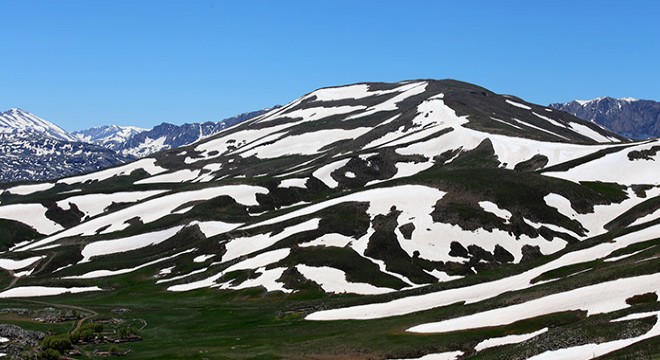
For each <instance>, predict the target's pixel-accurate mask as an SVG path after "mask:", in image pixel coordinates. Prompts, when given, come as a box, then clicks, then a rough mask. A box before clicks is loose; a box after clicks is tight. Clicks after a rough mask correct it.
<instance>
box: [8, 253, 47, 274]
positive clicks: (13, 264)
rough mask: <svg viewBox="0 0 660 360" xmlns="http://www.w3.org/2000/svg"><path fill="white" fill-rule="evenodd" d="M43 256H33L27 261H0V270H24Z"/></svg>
mask: <svg viewBox="0 0 660 360" xmlns="http://www.w3.org/2000/svg"><path fill="white" fill-rule="evenodd" d="M44 257H45V256H33V257H31V258H27V259H21V260H13V259H0V268H3V269H5V270H12V271H13V270H19V269H23V268H26V267H28V266H30V265H32V264H34V263H35V262H37V261H39V260H41V259H43V258H44Z"/></svg>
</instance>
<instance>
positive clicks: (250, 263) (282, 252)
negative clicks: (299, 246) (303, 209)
mask: <svg viewBox="0 0 660 360" xmlns="http://www.w3.org/2000/svg"><path fill="white" fill-rule="evenodd" d="M290 252H291V250H290V249H288V248H287V249H277V250H273V251H269V252H266V253H263V254H259V255H257V256H255V257H253V258H251V259H246V260H243V261H241V262H239V263H236V264H234V265H232V266H230V267H228V268H226V269H225V270H223V271H221V272H219V273H217V274H215V275H213V276H211V277H208V278H206V279H202V280H197V281H193V282H190V283H188V284H180V285H172V286H170V287H168V288H167V290H168V291H190V290H195V289H201V288H205V287H220V286H222V285H221V284H216V280H218V279H220V278H221V277H222V276H223V275H224V274H227V273H230V272H232V271H238V270H249V269H257V268H261V267H265V266H267V265H270V264H273V263H276V262H278V261H280V260H282V259H284V258H286V257H287V256H289V253H290ZM223 262H224V261H223ZM205 270H206V269H205ZM267 274H268V275H266V277H265V278H264V279H262V280H266V279H269V280H271V278H270V276H272V275H273V273H267ZM263 275H264V272H263V271H262V276H263ZM280 276H281V275H280ZM180 278H183V277H180ZM259 278H261V276H260V277H259ZM278 278H279V277H278ZM169 280H172V279H169ZM255 280H258V279H255ZM161 282H164V281H163V280H161ZM272 282H274V281H268V283H269V284H271V285H272ZM225 286H227V285H225Z"/></svg>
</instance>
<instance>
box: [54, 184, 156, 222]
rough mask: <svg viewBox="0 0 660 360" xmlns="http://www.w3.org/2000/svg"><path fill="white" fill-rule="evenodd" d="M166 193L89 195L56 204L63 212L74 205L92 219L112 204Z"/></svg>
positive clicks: (152, 191) (144, 192)
mask: <svg viewBox="0 0 660 360" xmlns="http://www.w3.org/2000/svg"><path fill="white" fill-rule="evenodd" d="M165 191H166V190H151V191H126V192H116V193H112V194H87V195H80V196H72V197H70V198H67V199H64V200H60V201H58V202H57V203H56V204H57V206H58V207H59V208H60V209H62V210H69V209H71V204H74V205H76V207H77V208H78V210H80V211H81V212H83V213H84V214H85V216H87V217H90V218H91V217H94V216H96V215H98V214H101V213H102V212H103V211H104V210H105V209H106V208H107V207H108V206H110V205H112V203H129V202H138V201H142V200H144V199H146V198H150V197H152V196H156V195H160V194H162V193H164V192H165Z"/></svg>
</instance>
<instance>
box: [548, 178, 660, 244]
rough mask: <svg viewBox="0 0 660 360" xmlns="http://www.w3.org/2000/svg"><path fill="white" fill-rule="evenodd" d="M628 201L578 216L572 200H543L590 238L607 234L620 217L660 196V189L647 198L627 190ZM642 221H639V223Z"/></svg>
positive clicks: (597, 207) (550, 196)
mask: <svg viewBox="0 0 660 360" xmlns="http://www.w3.org/2000/svg"><path fill="white" fill-rule="evenodd" d="M626 191H627V194H628V199H626V200H624V201H622V202H621V203H618V204H617V203H612V204H609V205H595V206H594V211H593V212H591V213H587V214H578V213H577V212H576V211H575V210H573V207H572V206H571V202H570V200H568V199H566V198H565V197H563V196H561V195H559V194H554V193H550V194H548V195H546V196H545V197H544V198H543V199H544V201H545V203H546V204H547V205H548V206H550V207H553V208H555V209H557V211H559V213H560V214H562V215H564V216H566V217H568V218H569V219H575V220H577V221H579V222H580V224H582V226H583V227H584V228H585V229H587V231H588V232H587V235H588V236H589V237H593V236H597V235H601V234H604V233H606V232H607V230H606V229H605V228H604V226H605V225H606V224H607V223H609V222H610V221H612V220H614V219H615V218H617V217H618V216H619V215H621V214H623V213H625V212H626V211H628V210H629V209H631V208H632V207H634V206H635V205H638V204H641V203H642V202H644V201H646V200H648V199H650V198H653V197H655V196H660V188H658V187H656V188H653V189H651V190H649V191H647V193H646V197H645V198H640V197H637V195H636V194H635V192H634V191H633V190H632V189H630V188H629V189H627V190H626ZM639 220H640V219H637V221H639Z"/></svg>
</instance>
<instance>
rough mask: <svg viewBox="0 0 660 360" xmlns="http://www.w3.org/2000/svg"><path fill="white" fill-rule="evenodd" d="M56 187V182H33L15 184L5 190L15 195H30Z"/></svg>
mask: <svg viewBox="0 0 660 360" xmlns="http://www.w3.org/2000/svg"><path fill="white" fill-rule="evenodd" d="M53 187H55V184H54V183H43V184H32V185H19V186H14V187H11V188H9V189H5V191H7V192H9V193H11V194H13V195H30V194H34V193H36V192H40V191H46V190H49V189H52V188H53Z"/></svg>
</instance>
